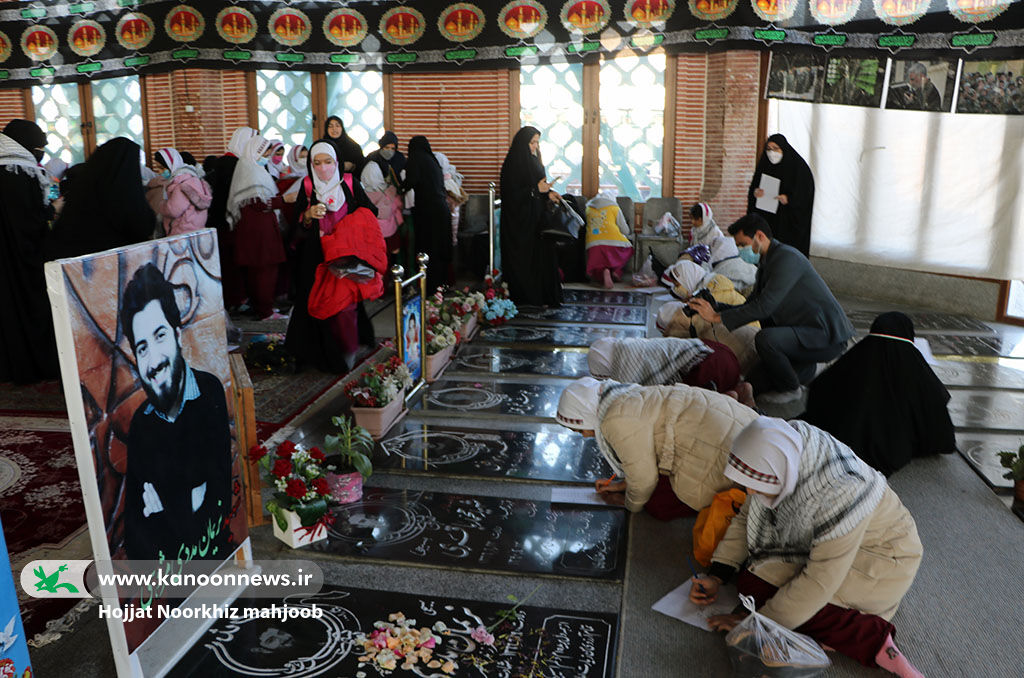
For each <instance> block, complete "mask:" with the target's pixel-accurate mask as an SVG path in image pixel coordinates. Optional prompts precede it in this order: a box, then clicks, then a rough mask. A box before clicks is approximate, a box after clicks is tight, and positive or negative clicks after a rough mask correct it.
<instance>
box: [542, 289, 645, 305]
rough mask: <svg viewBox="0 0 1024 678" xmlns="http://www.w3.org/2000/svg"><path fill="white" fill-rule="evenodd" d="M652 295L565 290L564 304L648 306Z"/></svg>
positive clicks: (617, 291)
mask: <svg viewBox="0 0 1024 678" xmlns="http://www.w3.org/2000/svg"><path fill="white" fill-rule="evenodd" d="M648 299H650V295H648V294H643V293H641V292H626V291H620V290H580V289H568V288H567V289H563V290H562V304H570V305H576V304H579V305H585V306H595V305H603V304H606V305H614V306H647V300H648Z"/></svg>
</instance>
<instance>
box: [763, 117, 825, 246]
mask: <svg viewBox="0 0 1024 678" xmlns="http://www.w3.org/2000/svg"><path fill="white" fill-rule="evenodd" d="M763 174H767V175H768V176H772V177H775V178H776V179H778V180H779V205H778V211H776V212H775V213H774V214H773V213H771V212H767V211H765V210H761V209H757V208H756V207H755V204H756V203H757V199H758V198H760V197H762V196H763V195H764V191H763V190H762V189H761V175H763ZM767 197H769V198H773V197H775V196H771V195H770V196H767ZM813 211H814V174H813V173H812V172H811V168H810V167H808V165H807V162H806V161H805V160H804V159H803V158H801V157H800V154H799V153H797V152H796V151H795V150H793V147H792V146H790V145H789V142H788V141H786V137H784V136H782V135H781V134H773V135H771V136H770V137H768V141H767V142H765V146H764V152H763V153H762V154H761V159H760V160H758V162H757V168H756V169H755V170H754V178H753V180H751V182H750V190H749V191H748V192H747V212H748V213H749V212H757V213H758V214H760V215H761V216H762V217H764V219H765V221H767V222H768V225H769V226H771V227H772V233H773V234H774V237H775V238H777V239H778V240H781V241H782V242H783V243H785V244H787V245H791V246H793V247H795V248H796V249H798V250H800V251H801V252H803V254H804V256H805V257H806V256H809V255H810V251H811V213H812V212H813Z"/></svg>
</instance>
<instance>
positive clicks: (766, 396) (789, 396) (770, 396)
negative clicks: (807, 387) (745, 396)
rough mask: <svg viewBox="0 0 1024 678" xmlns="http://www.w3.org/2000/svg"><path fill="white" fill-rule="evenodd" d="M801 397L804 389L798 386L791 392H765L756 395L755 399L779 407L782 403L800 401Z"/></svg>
mask: <svg viewBox="0 0 1024 678" xmlns="http://www.w3.org/2000/svg"><path fill="white" fill-rule="evenodd" d="M803 395H804V387H803V386H798V387H796V388H795V389H793V390H792V391H767V392H765V393H761V394H760V395H758V396H757V399H758V400H762V401H764V402H766V403H774V404H776V405H781V404H783V403H791V402H793V401H794V400H800V398H801V397H803Z"/></svg>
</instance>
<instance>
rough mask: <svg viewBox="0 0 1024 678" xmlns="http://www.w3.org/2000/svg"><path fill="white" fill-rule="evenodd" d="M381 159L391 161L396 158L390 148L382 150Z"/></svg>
mask: <svg viewBox="0 0 1024 678" xmlns="http://www.w3.org/2000/svg"><path fill="white" fill-rule="evenodd" d="M380 157H382V158H384V159H385V160H391V158H393V157H395V152H394V150H392V149H390V148H382V149H380Z"/></svg>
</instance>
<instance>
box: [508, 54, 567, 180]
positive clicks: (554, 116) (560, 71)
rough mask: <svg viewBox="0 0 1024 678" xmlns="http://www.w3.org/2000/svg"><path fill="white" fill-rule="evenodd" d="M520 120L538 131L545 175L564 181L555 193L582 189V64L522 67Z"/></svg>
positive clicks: (520, 76) (520, 74) (524, 124)
mask: <svg viewBox="0 0 1024 678" xmlns="http://www.w3.org/2000/svg"><path fill="white" fill-rule="evenodd" d="M519 100H520V119H521V120H522V124H523V126H527V125H530V126H533V127H536V128H537V129H539V130H540V133H541V135H540V156H541V158H542V159H543V160H544V166H545V169H546V170H547V176H548V178H549V179H552V178H554V177H556V176H563V177H565V179H564V180H563V181H562V182H560V183H559V184H557V185H556V187H555V190H558V191H565V192H569V193H575V194H576V195H579V194H580V193H582V188H583V64H578V63H576V64H569V63H560V64H550V65H544V66H527V65H524V66H523V67H522V68H521V69H520V71H519Z"/></svg>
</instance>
